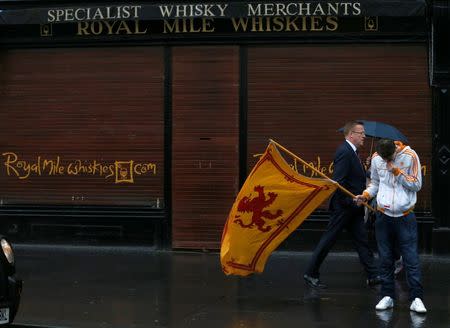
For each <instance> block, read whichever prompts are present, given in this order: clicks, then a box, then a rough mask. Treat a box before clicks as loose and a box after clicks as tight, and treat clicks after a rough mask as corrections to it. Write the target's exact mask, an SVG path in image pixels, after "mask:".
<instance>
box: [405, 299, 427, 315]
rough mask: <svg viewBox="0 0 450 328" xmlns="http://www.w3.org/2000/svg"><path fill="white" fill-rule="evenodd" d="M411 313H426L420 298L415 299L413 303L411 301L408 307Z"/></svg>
mask: <svg viewBox="0 0 450 328" xmlns="http://www.w3.org/2000/svg"><path fill="white" fill-rule="evenodd" d="M409 309H410V310H411V311H414V312H417V313H427V309H426V308H425V305H423V302H422V300H421V299H420V298H418V297H416V298H415V299H414V301H412V303H411V306H410V307H409Z"/></svg>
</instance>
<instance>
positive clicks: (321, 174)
mask: <svg viewBox="0 0 450 328" xmlns="http://www.w3.org/2000/svg"><path fill="white" fill-rule="evenodd" d="M269 141H270V142H271V143H273V144H275V145H276V146H277V147H278V148H280V149H281V150H283V151H285V152H286V153H288V154H289V155H291V156H292V157H294V158H295V159H297V160H299V161H300V162H301V163H303V165H306V166H307V167H309V168H310V169H311V170H313V171H314V172H316V173H317V174H318V175H320V176H321V177H322V178H324V179H327V180H328V181H330V182H332V183H334V184H335V185H336V186H337V187H338V188H339V189H341V190H342V191H343V192H344V193H346V194H347V195H348V196H350V197H352V198H355V197H356V196H355V195H354V194H353V193H352V192H350V191H349V190H347V189H346V188H344V187H342V186H341V185H340V184H339V183H337V182H336V181H334V180H332V179H330V178H329V177H328V176H327V175H326V174H324V173H322V172H320V171H319V170H318V169H316V168H315V167H314V166H312V165H311V164H309V163H307V162H305V161H304V160H303V159H301V158H300V157H298V156H297V155H295V154H294V153H293V152H291V151H289V150H288V149H286V148H285V147H283V146H282V145H280V144H279V143H278V142H276V141H275V140H273V139H270V138H269ZM363 205H364V206H366V207H367V208H368V209H370V210H371V211H373V212H375V209H374V208H373V207H372V206H370V205H369V204H367V202H365V203H363Z"/></svg>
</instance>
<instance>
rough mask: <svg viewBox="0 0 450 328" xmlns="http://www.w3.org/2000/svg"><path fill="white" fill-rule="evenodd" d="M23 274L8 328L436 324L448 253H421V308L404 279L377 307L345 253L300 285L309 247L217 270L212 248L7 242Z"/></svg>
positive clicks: (441, 317)
mask: <svg viewBox="0 0 450 328" xmlns="http://www.w3.org/2000/svg"><path fill="white" fill-rule="evenodd" d="M15 250H16V258H17V271H18V274H19V275H20V276H21V277H22V278H23V279H24V290H23V295H22V303H21V306H20V309H19V313H18V316H17V318H16V327H29V328H32V327H35V326H41V327H47V326H48V327H76V328H88V327H105V328H110V327H120V328H126V327H136V328H140V327H171V328H172V327H173V328H183V327H193V328H196V327H197V328H200V327H208V328H222V327H223V328H245V327H248V328H268V327H277V328H278V327H302V328H307V327H346V328H348V327H364V328H371V327H414V328H422V327H433V328H434V327H436V328H440V327H446V328H448V327H449V326H450V304H449V302H450V293H449V285H450V257H433V256H422V272H423V283H424V288H425V300H424V303H425V305H426V307H427V308H428V311H429V312H428V314H426V315H425V316H424V315H418V314H415V313H412V312H411V311H409V305H410V303H409V300H408V292H407V290H408V289H407V286H406V282H405V279H404V278H403V279H400V280H398V281H397V294H398V299H397V302H396V304H395V307H394V309H392V310H389V311H383V312H377V311H375V309H374V307H375V304H376V303H377V301H378V300H379V296H378V293H377V292H378V291H377V289H370V288H368V287H367V286H366V285H365V277H364V275H363V272H362V269H361V266H360V265H359V263H358V258H357V257H356V256H355V255H354V254H353V253H333V254H330V255H329V257H328V258H327V259H326V260H325V262H324V265H323V267H322V276H321V278H322V280H323V281H324V282H325V283H327V284H328V285H329V288H328V289H325V290H320V291H318V290H314V289H311V288H309V287H307V286H305V284H304V282H303V279H302V274H303V270H304V268H305V265H306V262H307V260H308V259H309V256H310V254H309V253H291V252H278V253H275V254H273V255H272V256H271V258H270V259H269V261H268V263H267V265H266V270H265V272H264V273H263V274H261V275H254V276H250V277H246V278H240V277H234V276H232V277H227V276H225V275H224V274H223V273H222V271H221V269H220V263H219V255H218V254H217V253H193V252H165V251H155V250H152V249H151V248H123V247H121V248H116V247H110V248H105V247H54V246H52V247H47V246H36V245H33V246H31V245H15Z"/></svg>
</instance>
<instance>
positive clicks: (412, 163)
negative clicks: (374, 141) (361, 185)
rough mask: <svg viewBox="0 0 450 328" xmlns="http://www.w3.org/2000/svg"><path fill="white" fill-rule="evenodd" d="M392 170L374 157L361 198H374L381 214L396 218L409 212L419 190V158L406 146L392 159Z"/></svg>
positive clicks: (420, 184)
mask: <svg viewBox="0 0 450 328" xmlns="http://www.w3.org/2000/svg"><path fill="white" fill-rule="evenodd" d="M392 164H393V165H392V168H391V169H388V168H387V162H386V161H385V160H383V159H382V158H381V156H379V155H378V154H377V153H375V154H374V155H373V157H372V164H371V169H370V174H371V176H370V178H371V181H370V183H369V186H368V187H367V189H366V190H364V192H363V195H364V196H365V197H366V198H367V199H370V198H373V197H375V195H376V196H377V207H378V209H379V210H380V211H382V212H383V213H384V214H386V215H388V216H392V217H399V216H403V215H406V214H407V213H408V212H410V211H411V210H412V209H413V208H414V205H415V204H416V200H417V192H418V191H419V190H420V188H421V187H422V173H421V166H420V161H419V157H418V156H417V154H416V152H415V151H414V150H412V149H411V148H410V147H409V146H406V147H404V148H403V149H402V150H400V151H398V152H397V153H396V154H395V155H394V159H393V162H392Z"/></svg>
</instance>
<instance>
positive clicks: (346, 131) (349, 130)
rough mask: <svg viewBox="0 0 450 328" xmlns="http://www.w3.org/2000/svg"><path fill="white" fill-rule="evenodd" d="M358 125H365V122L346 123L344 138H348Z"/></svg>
mask: <svg viewBox="0 0 450 328" xmlns="http://www.w3.org/2000/svg"><path fill="white" fill-rule="evenodd" d="M356 125H364V123H363V122H360V121H350V122H347V123H345V125H344V136H348V135H349V133H350V132H351V131H352V130H353V128H354V127H355V126H356Z"/></svg>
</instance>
